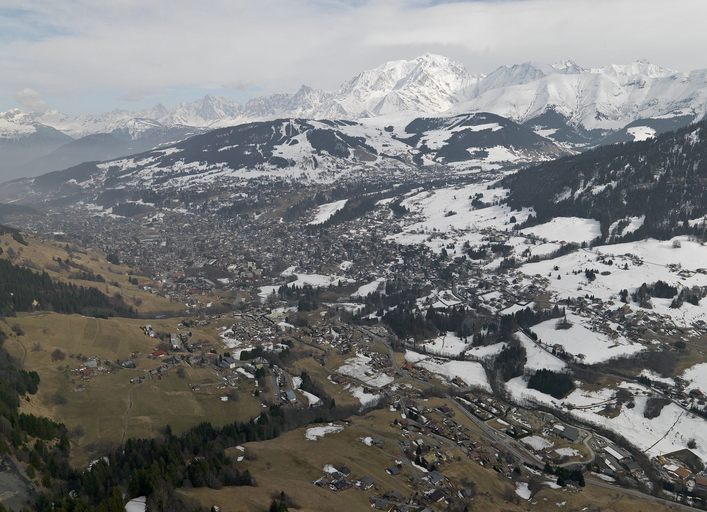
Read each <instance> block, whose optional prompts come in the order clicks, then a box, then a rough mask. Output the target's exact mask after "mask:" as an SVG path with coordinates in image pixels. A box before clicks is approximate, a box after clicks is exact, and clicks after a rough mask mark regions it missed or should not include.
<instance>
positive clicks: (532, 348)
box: [516, 332, 567, 372]
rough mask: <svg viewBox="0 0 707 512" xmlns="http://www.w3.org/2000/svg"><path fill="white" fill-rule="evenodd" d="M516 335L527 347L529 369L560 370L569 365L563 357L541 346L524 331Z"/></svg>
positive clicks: (526, 354) (526, 366) (526, 364)
mask: <svg viewBox="0 0 707 512" xmlns="http://www.w3.org/2000/svg"><path fill="white" fill-rule="evenodd" d="M516 337H517V338H518V339H519V340H520V343H521V345H522V346H523V348H524V349H525V356H526V358H527V361H526V363H525V368H526V369H527V370H531V371H533V370H542V369H546V370H552V371H555V372H560V371H562V370H564V369H565V368H566V367H567V364H566V363H565V362H564V361H563V360H562V359H560V358H559V357H557V356H554V355H552V354H551V353H550V352H548V351H547V350H545V348H543V347H540V346H539V345H538V344H537V343H535V342H534V341H533V340H531V339H530V338H528V336H526V335H525V334H523V333H522V332H518V333H516Z"/></svg>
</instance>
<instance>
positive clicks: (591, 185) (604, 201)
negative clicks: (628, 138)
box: [501, 121, 707, 239]
mask: <svg viewBox="0 0 707 512" xmlns="http://www.w3.org/2000/svg"><path fill="white" fill-rule="evenodd" d="M501 184H502V185H503V186H505V187H508V188H509V189H510V193H509V196H508V202H509V204H510V205H511V206H513V207H515V208H519V207H521V206H526V207H532V208H534V209H535V211H536V213H537V220H538V221H539V222H543V221H546V220H549V219H551V218H552V217H558V216H570V217H572V216H574V217H586V218H594V219H597V220H599V221H600V222H601V226H602V235H603V237H604V238H605V239H610V238H614V239H618V238H621V237H622V236H623V235H626V234H628V233H624V232H623V227H625V226H626V225H627V224H629V223H631V220H632V219H640V222H638V224H641V225H640V227H638V228H637V229H636V230H632V231H631V235H632V236H634V237H641V238H643V237H647V236H660V237H665V236H669V235H672V234H677V233H690V232H692V231H694V230H696V229H703V228H701V227H700V225H701V222H700V220H701V219H702V218H703V217H704V216H705V214H707V186H706V185H707V121H702V122H700V123H698V124H695V125H691V126H688V127H685V128H681V129H679V130H677V131H675V132H670V133H665V134H663V135H660V136H658V137H656V138H654V139H648V140H645V141H642V142H634V143H627V144H617V145H613V146H606V147H600V148H597V149H594V150H591V151H587V152H585V153H582V154H580V155H577V156H573V157H569V158H562V159H559V160H555V161H552V162H548V163H544V164H541V165H538V166H534V167H531V168H528V169H525V170H522V171H520V172H518V173H517V174H515V175H513V176H509V177H507V178H505V179H504V180H502V182H501ZM634 224H637V223H634Z"/></svg>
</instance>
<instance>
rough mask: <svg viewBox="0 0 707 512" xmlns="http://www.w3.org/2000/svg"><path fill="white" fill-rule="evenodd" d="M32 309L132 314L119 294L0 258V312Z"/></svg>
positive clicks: (98, 313) (59, 311) (102, 314)
mask: <svg viewBox="0 0 707 512" xmlns="http://www.w3.org/2000/svg"><path fill="white" fill-rule="evenodd" d="M35 309H41V310H49V311H56V312H57V313H81V314H87V315H99V316H108V315H116V314H117V315H124V316H133V315H134V314H135V311H134V310H133V309H132V308H130V307H129V306H127V305H126V304H125V303H124V302H123V300H122V299H121V298H120V297H108V296H107V295H105V294H104V293H101V292H100V291H99V290H97V289H95V288H85V287H83V286H76V285H74V284H67V283H62V282H60V281H55V280H53V279H52V278H51V277H49V275H48V274H47V273H46V272H42V273H38V272H33V271H32V270H29V269H26V268H23V267H19V266H17V265H13V264H12V263H10V262H9V261H7V260H5V259H0V315H7V314H13V313H15V312H17V311H32V310H35Z"/></svg>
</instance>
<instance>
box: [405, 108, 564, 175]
mask: <svg viewBox="0 0 707 512" xmlns="http://www.w3.org/2000/svg"><path fill="white" fill-rule="evenodd" d="M405 133H406V134H409V136H408V137H407V138H403V139H401V140H403V141H404V142H406V143H407V144H410V145H411V146H412V147H414V148H416V149H417V150H418V151H419V153H420V154H419V161H420V162H421V161H422V157H423V156H430V157H431V158H432V160H434V161H435V162H437V163H444V164H454V163H459V162H467V161H470V160H471V161H474V160H486V161H488V160H489V159H494V160H495V161H499V162H500V161H510V162H512V161H516V160H521V161H530V160H548V159H551V158H555V157H558V156H561V155H562V154H563V151H562V150H560V149H559V148H558V147H557V146H556V145H555V144H553V143H552V142H551V141H549V140H548V139H546V138H544V137H541V136H540V135H537V134H536V133H535V132H533V131H532V130H529V129H527V128H525V127H523V126H521V125H518V124H516V123H514V122H513V121H511V120H509V119H506V118H503V117H501V116H497V115H495V114H489V113H478V114H466V115H459V116H453V117H423V118H418V119H415V120H414V121H412V122H411V123H410V124H408V125H407V126H406V127H405Z"/></svg>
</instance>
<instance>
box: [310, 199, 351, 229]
mask: <svg viewBox="0 0 707 512" xmlns="http://www.w3.org/2000/svg"><path fill="white" fill-rule="evenodd" d="M347 201H348V199H342V200H340V201H334V202H332V203H325V204H322V205H319V206H318V207H317V210H316V212H315V214H314V219H312V220H311V221H310V222H309V224H312V225H317V224H323V223H325V222H326V221H328V220H329V219H330V218H331V216H332V215H334V214H335V213H336V212H338V211H339V210H341V209H342V208H343V207H344V206H346V202H347Z"/></svg>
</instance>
